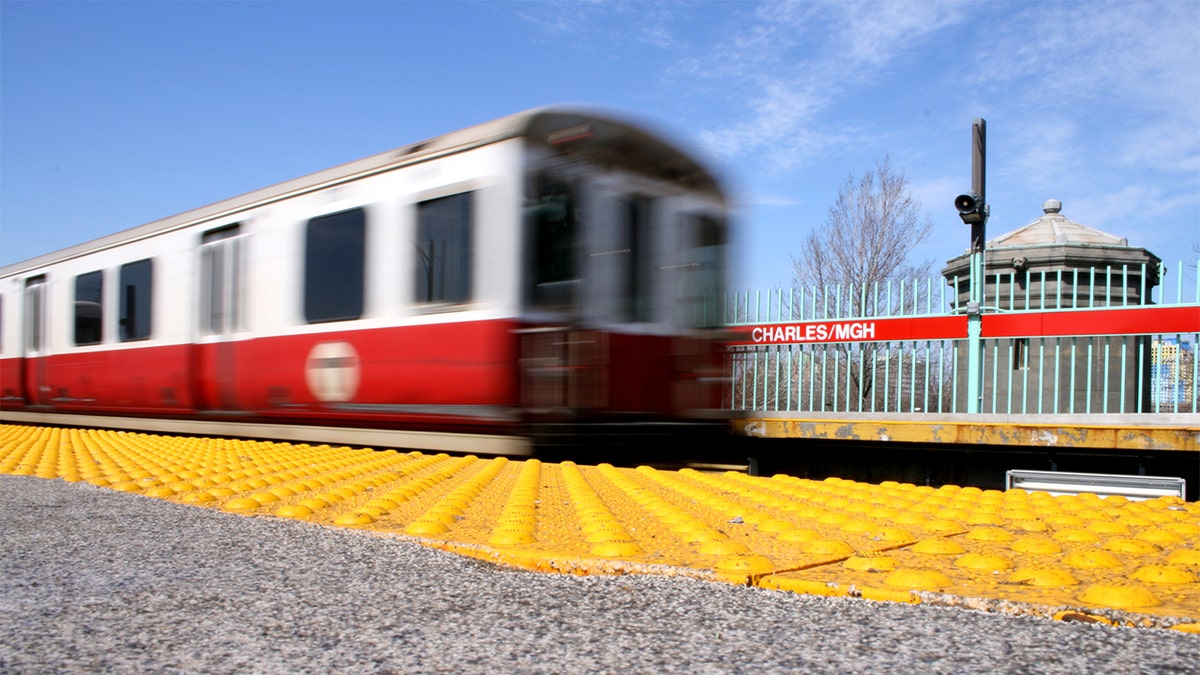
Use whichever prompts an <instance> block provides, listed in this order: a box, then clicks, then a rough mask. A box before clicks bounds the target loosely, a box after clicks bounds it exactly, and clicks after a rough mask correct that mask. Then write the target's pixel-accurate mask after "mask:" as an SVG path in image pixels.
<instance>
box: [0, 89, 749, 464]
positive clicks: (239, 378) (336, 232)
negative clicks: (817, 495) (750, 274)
mask: <svg viewBox="0 0 1200 675" xmlns="http://www.w3.org/2000/svg"><path fill="white" fill-rule="evenodd" d="M730 234H731V233H730V209H729V204H728V199H727V196H726V194H725V191H724V189H723V186H722V185H721V183H720V181H719V180H718V178H717V176H716V175H715V174H714V173H713V172H712V171H711V170H709V169H708V168H706V167H704V166H703V165H702V164H701V163H700V162H699V161H697V159H695V158H694V156H692V155H690V154H689V153H687V152H685V151H684V150H682V149H681V148H680V147H679V146H678V144H674V143H672V142H670V141H668V140H666V139H664V138H663V137H662V136H661V135H659V134H657V133H655V132H652V131H649V130H647V129H646V128H645V127H643V126H641V125H639V124H633V123H630V122H628V121H624V120H622V119H620V118H619V116H613V115H611V114H607V113H599V112H595V111H591V110H586V109H582V108H568V107H562V106H552V107H545V108H539V109H534V110H530V111H526V112H522V113H518V114H515V115H511V116H508V117H504V118H501V119H498V120H494V121H491V122H487V123H484V124H480V125H478V126H474V127H471V128H468V129H464V130H461V131H456V132H453V133H449V134H446V135H444V136H439V137H437V138H433V139H430V140H427V141H423V142H419V143H415V144H413V145H409V146H406V147H402V148H399V149H397V150H393V151H390V152H385V153H382V154H378V155H374V156H372V157H367V158H365V159H361V160H358V161H354V162H350V163H348V164H344V165H342V166H338V167H334V168H331V169H327V170H325V171H320V172H317V173H314V174H311V175H308V176H305V177H302V178H297V179H294V180H291V181H287V182H284V183H280V184H278V185H275V186H273V187H268V188H264V189H261V190H258V191H255V192H250V193H248V194H245V195H242V196H239V197H234V198H232V199H227V200H225V201H221V202H218V203H215V204H212V205H210V206H205V207H202V208H198V209H194V210H191V211H188V212H186V213H182V214H179V215H176V216H171V217H169V218H164V219H162V220H159V221H156V222H152V223H149V224H146V225H142V226H140V227H135V228H133V229H129V230H126V231H123V232H120V233H117V234H112V235H110V236H106V237H102V238H100V239H96V240H94V241H91V242H88V243H84V244H81V245H78V246H75V247H73V248H68V249H65V250H62V251H58V252H56V253H51V254H48V255H44V256H41V257H38V258H34V259H32V260H28V261H25V262H21V263H17V264H12V265H7V266H5V267H3V268H2V269H0V420H4V421H10V422H29V423H48V424H64V425H75V426H100V427H116V428H128V429H135V430H145V431H155V432H164V433H181V434H207V435H214V434H215V435H227V436H243V437H253V438H268V439H285V440H295V441H306V442H337V443H347V444H363V445H371V446H387V447H405V448H414V449H423V450H439V451H440V450H449V451H467V452H476V453H485V454H527V453H529V452H531V451H535V450H536V449H538V448H542V447H547V448H553V447H569V446H571V445H572V444H576V443H581V442H590V441H591V440H595V439H599V438H613V439H619V438H623V437H635V438H648V437H660V438H661V436H659V434H671V435H674V434H675V432H681V431H682V432H687V431H693V430H698V429H706V428H709V427H714V426H715V427H720V426H721V422H720V421H719V420H720V417H721V413H719V412H718V410H719V408H720V400H721V388H722V382H723V359H722V355H723V351H722V345H721V343H720V342H719V337H720V335H719V330H720V327H719V325H718V324H719V322H718V321H717V319H718V317H717V316H716V314H715V312H714V310H713V306H712V299H713V298H716V297H719V296H720V294H721V292H722V291H723V287H724V283H725V281H724V277H725V261H726V258H727V249H728V245H729V241H730Z"/></svg>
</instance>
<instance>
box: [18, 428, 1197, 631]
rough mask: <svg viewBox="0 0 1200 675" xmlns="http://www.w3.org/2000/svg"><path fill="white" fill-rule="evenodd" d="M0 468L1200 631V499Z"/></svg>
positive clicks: (458, 462) (174, 461)
mask: <svg viewBox="0 0 1200 675" xmlns="http://www.w3.org/2000/svg"><path fill="white" fill-rule="evenodd" d="M0 473H5V474H14V475H32V476H38V477H40V478H46V479H53V478H61V479H63V480H67V481H87V482H89V483H92V484H93V485H97V486H101V487H105V488H109V489H113V490H120V491H123V492H136V493H140V494H142V495H145V496H148V497H154V498H159V499H169V500H173V501H178V502H183V503H187V504H194V505H197V506H204V507H210V508H220V509H224V510H226V511H230V512H236V513H241V514H245V515H248V516H268V517H271V516H273V517H282V518H294V519H299V520H307V521H312V522H316V523H322V524H327V525H334V526H341V527H355V528H360V529H363V530H370V531H375V532H378V533H381V534H393V535H398V536H407V537H412V538H414V539H416V540H417V541H420V542H421V543H423V544H425V545H427V546H433V547H437V548H442V549H446V550H451V551H455V552H458V553H461V554H464V555H469V556H473V557H477V558H482V559H485V560H489V561H493V562H496V563H500V564H505V565H511V566H517V567H523V568H528V569H534V570H541V571H557V572H566V573H575V574H591V573H597V574H608V573H618V574H619V573H655V574H672V575H686V576H693V577H697V578H704V579H713V580H723V581H727V582H731V583H741V584H754V585H758V586H763V587H766V588H776V589H783V590H790V591H794V592H799V593H811V594H820V595H847V596H857V597H864V598H869V599H876V600H889V601H899V602H937V603H946V604H956V605H964V606H972V607H978V608H983V609H987V610H992V611H1005V612H1012V613H1035V614H1041V615H1044V616H1056V617H1058V618H1082V619H1085V620H1103V621H1108V622H1111V623H1120V624H1125V625H1136V626H1161V627H1173V628H1177V629H1179V630H1185V631H1189V632H1200V504H1196V503H1185V502H1183V501H1181V500H1179V499H1175V498H1160V499H1156V500H1151V501H1143V502H1133V501H1127V500H1125V499H1123V498H1120V497H1109V498H1106V499H1101V498H1099V497H1096V496H1094V495H1078V496H1060V497H1052V496H1050V495H1048V494H1044V493H1032V494H1030V493H1025V492H1020V491H1014V492H997V491H990V490H989V491H981V490H979V489H976V488H958V487H951V486H947V487H942V488H937V489H934V488H930V487H924V486H921V487H918V486H914V485H905V484H897V483H884V484H881V485H869V484H863V483H855V482H851V481H844V480H837V479H829V480H825V481H811V480H801V479H797V478H792V477H789V476H774V477H771V478H763V477H751V476H747V475H744V474H738V473H733V472H726V473H702V472H698V471H694V470H689V469H684V470H681V471H662V470H656V469H652V468H649V467H640V468H637V469H619V468H614V467H612V466H608V465H604V464H601V465H599V466H580V465H576V464H573V463H570V462H564V463H561V464H555V463H543V462H540V461H538V460H535V459H534V460H525V461H509V460H507V459H504V458H499V459H479V458H476V457H470V456H469V457H451V456H448V455H426V454H421V453H418V452H409V453H401V452H396V451H391V450H389V451H385V452H378V451H372V450H362V449H352V448H344V447H343V448H339V447H329V446H324V445H322V446H309V445H303V444H288V443H268V442H256V441H241V440H225V439H200V438H175V437H164V436H153V435H147V434H137V433H124V432H112V431H103V430H75V429H51V428H40V427H27V426H17V425H0Z"/></svg>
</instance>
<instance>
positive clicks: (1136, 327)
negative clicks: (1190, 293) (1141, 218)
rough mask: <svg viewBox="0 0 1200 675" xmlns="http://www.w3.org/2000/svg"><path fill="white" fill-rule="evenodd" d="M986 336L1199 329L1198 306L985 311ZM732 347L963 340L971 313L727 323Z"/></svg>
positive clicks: (1042, 335)
mask: <svg viewBox="0 0 1200 675" xmlns="http://www.w3.org/2000/svg"><path fill="white" fill-rule="evenodd" d="M982 327H983V337H985V338H1008V337H1035V338H1036V337H1067V336H1086V335H1151V334H1159V333H1168V334H1169V333H1200V309H1198V308H1197V307H1196V306H1195V305H1183V306H1177V307H1144V306H1143V307H1120V308H1117V307H1114V308H1096V309H1087V310H1053V311H1047V312H1011V313H1008V312H1000V313H994V314H993V313H988V314H984V316H983V322H982ZM727 331H728V332H729V334H730V336H731V337H730V338H729V339H728V340H727V341H726V344H727V345H729V346H731V347H754V346H769V345H794V344H820V343H828V342H903V341H909V340H959V339H966V337H967V317H966V316H962V315H950V316H913V317H905V318H895V317H892V318H880V319H853V320H839V321H793V322H786V323H761V324H750V325H742V326H729V327H728V328H727Z"/></svg>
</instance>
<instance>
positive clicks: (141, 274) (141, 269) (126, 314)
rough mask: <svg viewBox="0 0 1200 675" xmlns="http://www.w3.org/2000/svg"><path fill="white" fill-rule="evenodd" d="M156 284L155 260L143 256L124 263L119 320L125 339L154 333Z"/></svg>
mask: <svg viewBox="0 0 1200 675" xmlns="http://www.w3.org/2000/svg"><path fill="white" fill-rule="evenodd" d="M153 287H154V261H153V260H150V259H146V260H139V261H137V262H131V263H128V264H125V265H122V266H121V279H120V286H119V289H120V298H121V314H120V317H121V318H120V320H119V321H118V322H117V326H118V327H119V329H120V335H121V342H129V341H132V340H146V339H148V338H149V337H150V312H151V302H152V300H153Z"/></svg>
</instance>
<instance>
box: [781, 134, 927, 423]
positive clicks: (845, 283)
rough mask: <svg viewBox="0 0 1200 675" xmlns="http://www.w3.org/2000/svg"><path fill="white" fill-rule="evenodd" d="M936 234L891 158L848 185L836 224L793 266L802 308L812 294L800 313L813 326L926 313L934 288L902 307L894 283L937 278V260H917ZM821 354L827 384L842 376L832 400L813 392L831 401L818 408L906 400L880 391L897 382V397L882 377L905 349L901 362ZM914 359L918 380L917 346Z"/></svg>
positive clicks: (860, 353) (872, 347)
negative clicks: (816, 321) (923, 307)
mask: <svg viewBox="0 0 1200 675" xmlns="http://www.w3.org/2000/svg"><path fill="white" fill-rule="evenodd" d="M932 228H933V223H932V221H931V220H930V219H929V218H928V217H924V218H922V216H921V204H920V202H918V201H916V200H915V199H914V198H913V197H912V194H911V190H910V188H909V183H908V177H907V175H905V173H904V172H903V171H897V170H895V169H893V167H892V165H891V162H890V161H889V159H888V158H886V157H885V158H884V159H883V160H881V161H879V162H877V163H876V165H875V167H874V168H873V169H868V170H867V171H866V172H865V173H863V175H862V176H861V177H860V178H858V179H857V180H856V179H855V178H854V177H848V178H847V179H846V182H845V183H843V184H842V187H841V188H840V189H839V190H838V196H837V201H836V202H835V203H834V205H833V206H832V207H830V209H829V216H828V219H827V220H826V221H825V223H824V224H822V225H821V226H819V227H817V228H814V229H813V230H812V231H811V232H810V233H809V235H808V236H807V237H806V238H805V240H804V242H803V244H802V245H801V249H800V255H799V256H796V257H793V259H792V263H793V280H794V282H795V285H796V286H797V288H798V290H799V291H800V298H801V300H800V302H801V303H805V302H806V300H805V298H806V294H811V297H810V298H809V299H808V300H807V303H808V305H809V309H808V310H807V311H805V309H804V308H803V307H800V308H798V309H799V311H800V313H801V314H802V315H804V316H806V317H809V318H835V316H836V317H839V318H840V317H864V316H872V315H876V314H878V313H880V312H884V311H890V312H895V311H897V310H899V311H912V309H913V308H916V307H919V306H920V303H921V302H922V301H923V298H922V296H923V295H924V294H925V290H924V289H925V288H928V286H925V285H922V284H919V283H913V285H912V291H911V292H909V293H908V294H907V295H905V294H904V293H903V291H901V292H900V294H899V298H902V299H903V301H902V302H895V301H894V300H896V298H893V297H890V288H891V286H890V285H889V284H888V282H905V281H907V282H915V280H917V279H921V280H926V279H928V278H929V277H930V276H931V275H932V269H933V260H932V259H926V260H922V261H920V262H918V263H913V262H911V261H910V260H909V257H910V255H911V254H912V252H913V251H914V250H915V249H916V248H917V247H918V246H920V245H921V244H922V243H924V242H925V240H926V239H928V238H929V235H930V232H931V230H932ZM899 287H900V288H903V286H902V285H901V286H899ZM829 289H832V290H833V292H834V295H835V296H836V298H837V302H836V304H835V305H834V306H830V304H829V298H830V297H831V296H830V290H829ZM926 351H928V350H926ZM820 353H821V354H822V356H821V358H820V360H819V362H820V366H819V367H820V368H821V369H822V370H821V372H822V381H825V379H826V378H825V375H826V374H827V373H830V372H832V373H833V374H834V375H833V376H832V381H831V382H829V383H828V385H827V386H825V387H824V389H825V392H824V394H820V393H818V392H813V395H814V396H822V395H823V396H824V398H825V401H824V402H823V403H821V404H819V405H816V406H814V407H817V408H830V407H832V408H833V409H835V410H836V409H839V407H844V409H853V408H858V409H860V410H875V409H877V408H878V409H886V408H891V407H892V406H891V405H889V404H891V403H892V402H894V401H895V400H896V399H897V398H903V397H902V396H900V394H902V392H900V391H899V390H897V391H895V392H892V391H876V386H875V385H876V381H877V380H879V381H880V382H885V381H886V382H889V386H888V387H887V388H888V389H896V387H895V386H894V385H893V381H892V378H891V377H890V376H889V375H886V374H885V376H883V377H879V376H877V374H876V371H877V370H879V369H880V368H881V367H882V368H884V369H887V368H890V367H891V366H890V365H889V364H890V363H892V361H893V360H894V359H896V358H900V359H901V361H900V363H902V362H903V355H904V348H903V346H901V347H900V352H899V354H897V353H895V352H893V351H891V350H890V349H889V348H888V347H887V346H886V345H880V344H878V343H842V344H837V345H828V346H827V347H825V348H822V349H821V350H820ZM909 354H910V361H909V364H910V366H913V368H912V370H911V371H910V372H911V373H912V374H915V373H916V372H917V371H916V368H915V366H916V365H917V362H916V361H915V360H912V359H916V357H917V349H916V345H915V344H914V345H912V346H910V349H909ZM809 363H810V365H809V366H808V367H809V368H815V367H818V361H814V360H810V362H809ZM830 363H832V364H833V365H832V367H831V366H830V365H829V364H830ZM881 364H882V366H881ZM920 366H921V373H922V377H921V378H919V379H920V380H925V381H927V380H928V377H926V376H925V375H924V373H925V370H924V369H926V368H929V367H930V364H928V363H924V362H923V360H922V363H921V364H920ZM843 378H844V379H843ZM909 379H910V383H909V387H912V386H915V384H916V381H917V380H918V378H916V377H911V376H910V378H909ZM839 380H841V382H839ZM851 392H853V398H854V399H855V400H854V401H853V402H852V401H851V395H850V393H851ZM889 397H890V398H889ZM913 398H915V397H913ZM922 398H924V396H922ZM885 399H886V400H885ZM839 404H840V405H839Z"/></svg>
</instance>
